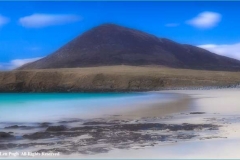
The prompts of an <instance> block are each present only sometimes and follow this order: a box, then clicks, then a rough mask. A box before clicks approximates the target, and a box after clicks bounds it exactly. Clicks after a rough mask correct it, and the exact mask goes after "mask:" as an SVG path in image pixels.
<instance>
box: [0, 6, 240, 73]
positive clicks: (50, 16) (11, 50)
mask: <svg viewBox="0 0 240 160" xmlns="http://www.w3.org/2000/svg"><path fill="white" fill-rule="evenodd" d="M239 15H240V2H204V1H203V2H187V1H186V2H164V1H163V2H161V1H159V2H80V1H75V2H64V1H62V2H57V1H55V2H54V1H52V2H28V1H25V2H0V69H12V68H15V67H18V66H19V65H22V64H24V63H26V62H30V61H33V60H36V59H38V58H40V57H44V56H46V55H48V54H50V53H52V52H54V51H55V50H57V49H58V48H59V47H61V46H62V45H64V44H66V43H67V42H68V41H70V40H71V39H73V38H74V37H76V36H78V35H79V34H81V33H83V32H84V31H86V30H88V29H90V28H92V27H94V26H97V25H100V24H102V23H116V24H119V25H123V26H126V27H130V28H136V29H139V30H142V31H146V32H148V33H151V34H154V35H156V36H159V37H165V38H169V39H172V40H174V41H177V42H179V43H187V44H192V45H196V46H199V47H202V48H205V49H208V50H210V51H213V52H216V53H218V54H221V55H226V56H229V57H233V58H237V59H240V29H239V28H240V18H239Z"/></svg>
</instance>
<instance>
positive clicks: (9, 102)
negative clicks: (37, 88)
mask: <svg viewBox="0 0 240 160" xmlns="http://www.w3.org/2000/svg"><path fill="white" fill-rule="evenodd" d="M173 96H174V95H171V94H159V93H156V92H147V93H51V94H43V93H40V94H39V93H6V94H4V93H2V94H0V122H1V123H3V122H8V123H10V122H14V123H16V122H19V123H23V122H43V121H54V120H61V119H64V118H90V117H97V116H100V115H104V114H110V113H114V111H117V110H124V109H125V108H129V107H131V106H138V105H139V104H141V103H142V102H148V101H149V102H150V101H155V100H158V101H165V100H167V99H170V98H172V97H173Z"/></svg>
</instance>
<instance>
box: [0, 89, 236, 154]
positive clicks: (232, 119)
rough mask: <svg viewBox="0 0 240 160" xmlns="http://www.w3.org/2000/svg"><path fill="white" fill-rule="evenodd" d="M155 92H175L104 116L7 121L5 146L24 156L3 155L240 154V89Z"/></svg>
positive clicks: (0, 148) (8, 150)
mask: <svg viewBox="0 0 240 160" xmlns="http://www.w3.org/2000/svg"><path fill="white" fill-rule="evenodd" d="M150 93H156V94H160V95H162V94H163V95H171V96H170V98H169V97H167V98H165V100H161V101H158V100H157V99H150V100H149V101H148V102H147V101H146V102H141V103H139V104H137V105H136V104H135V107H132V108H128V107H125V108H123V109H121V110H116V111H115V113H114V112H111V114H110V112H108V115H106V114H105V115H102V116H100V115H98V117H92V118H84V119H80V118H77V117H73V118H72V119H65V120H61V121H60V120H59V121H54V122H53V121H49V122H39V123H35V125H25V126H22V125H20V124H14V123H13V124H11V125H10V124H7V126H5V128H4V129H3V131H4V133H5V135H4V134H3V132H1V139H0V140H1V144H0V150H1V152H2V154H3V153H5V152H13V153H15V152H16V153H19V155H17V154H15V155H13V154H12V155H6V156H4V155H1V157H8V158H9V157H15V156H17V157H18V158H26V157H29V158H32V157H38V158H46V157H47V158H64V157H72V158H116V157H117V158H239V154H237V153H238V149H237V148H238V146H239V144H240V141H239V140H240V136H239V135H240V134H239V133H240V125H239V123H240V107H239V106H240V101H239V100H238V95H239V94H240V90H239V89H221V90H220V89H218V90H181V91H161V92H150ZM12 135H15V136H14V137H13V136H12ZM4 137H5V138H4ZM19 137H20V138H19ZM24 152H25V153H27V154H29V155H21V153H24Z"/></svg>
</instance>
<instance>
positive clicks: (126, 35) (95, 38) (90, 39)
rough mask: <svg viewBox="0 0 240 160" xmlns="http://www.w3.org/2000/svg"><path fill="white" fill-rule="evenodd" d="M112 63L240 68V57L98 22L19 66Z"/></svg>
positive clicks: (70, 66) (59, 66) (43, 67)
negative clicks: (63, 43) (58, 47)
mask: <svg viewBox="0 0 240 160" xmlns="http://www.w3.org/2000/svg"><path fill="white" fill-rule="evenodd" d="M110 65H132V66H141V65H161V66H166V67H173V68H190V69H200V70H201V69H203V70H228V71H240V61H238V60H235V59H232V58H228V57H224V56H220V55H217V54H214V53H211V52H209V51H207V50H204V49H201V48H198V47H195V46H192V45H186V44H179V43H176V42H174V41H171V40H169V39H165V38H158V37H156V36H154V35H151V34H148V33H144V32H141V31H138V30H135V29H130V28H126V27H122V26H118V25H115V24H103V25H100V26H97V27H95V28H93V29H91V30H89V31H87V32H85V33H83V34H82V35H80V36H78V37H76V38H75V39H74V40H72V41H70V42H69V43H67V44H66V45H64V46H63V47H61V48H60V49H58V50H57V51H55V52H54V53H52V54H50V55H49V56H47V57H44V58H42V59H40V60H38V61H35V62H32V63H29V64H26V65H24V66H22V67H20V68H19V69H48V68H75V67H91V66H110Z"/></svg>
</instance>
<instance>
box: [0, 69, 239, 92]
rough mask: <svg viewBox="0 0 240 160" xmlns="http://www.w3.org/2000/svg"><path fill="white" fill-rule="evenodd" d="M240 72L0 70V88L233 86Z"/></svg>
mask: <svg viewBox="0 0 240 160" xmlns="http://www.w3.org/2000/svg"><path fill="white" fill-rule="evenodd" d="M239 82H240V73H239V72H221V71H203V70H187V69H170V68H161V67H149V66H146V67H133V66H107V67H89V68H69V69H67V68H66V69H41V70H16V71H7V72H0V92H107V91H113V92H121V91H147V90H162V89H171V88H179V87H206V86H216V87H219V86H229V85H236V84H239Z"/></svg>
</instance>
